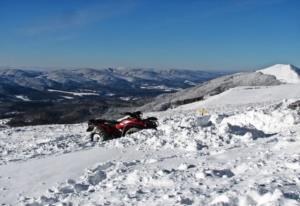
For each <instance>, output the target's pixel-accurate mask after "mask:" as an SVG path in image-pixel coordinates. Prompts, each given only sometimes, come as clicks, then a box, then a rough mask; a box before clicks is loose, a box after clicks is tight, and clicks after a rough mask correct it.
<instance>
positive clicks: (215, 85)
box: [140, 72, 281, 111]
mask: <svg viewBox="0 0 300 206" xmlns="http://www.w3.org/2000/svg"><path fill="white" fill-rule="evenodd" d="M278 84H281V82H280V81H279V80H277V79H276V78H275V77H274V76H271V75H266V74H262V73H260V72H247V73H236V74H232V75H226V76H222V77H219V78H216V79H213V80H210V81H207V82H204V83H202V84H199V85H197V86H195V87H191V88H188V89H184V90H182V91H179V92H176V93H172V94H162V95H159V96H157V97H156V98H154V100H153V101H152V102H150V103H148V104H146V105H144V106H142V107H141V108H140V109H141V110H143V111H162V110H166V109H168V108H173V107H177V106H179V105H183V104H188V103H192V102H196V101H200V100H203V99H206V98H208V97H209V96H212V95H216V94H219V93H222V92H224V91H226V90H228V89H230V88H234V87H238V86H270V85H278ZM241 98H243V97H241Z"/></svg>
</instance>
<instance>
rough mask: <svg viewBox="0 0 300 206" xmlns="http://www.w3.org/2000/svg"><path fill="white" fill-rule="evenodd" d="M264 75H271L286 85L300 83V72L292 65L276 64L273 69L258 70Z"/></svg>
mask: <svg viewBox="0 0 300 206" xmlns="http://www.w3.org/2000/svg"><path fill="white" fill-rule="evenodd" d="M258 72H262V73H263V74H269V75H273V76H275V77H276V79H278V80H280V81H281V82H284V83H292V84H297V83H300V75H299V74H300V70H299V69H298V68H297V67H295V66H293V65H291V64H275V65H273V66H271V67H268V68H265V69H261V70H258Z"/></svg>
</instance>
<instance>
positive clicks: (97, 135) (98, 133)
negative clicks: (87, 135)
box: [91, 130, 106, 142]
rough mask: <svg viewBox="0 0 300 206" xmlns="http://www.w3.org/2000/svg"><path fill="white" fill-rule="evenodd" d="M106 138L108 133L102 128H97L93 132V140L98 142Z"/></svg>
mask: <svg viewBox="0 0 300 206" xmlns="http://www.w3.org/2000/svg"><path fill="white" fill-rule="evenodd" d="M105 139H106V134H105V132H104V131H102V130H97V131H95V132H93V133H91V141H92V142H96V141H97V142H98V141H101V142H102V141H104V140H105Z"/></svg>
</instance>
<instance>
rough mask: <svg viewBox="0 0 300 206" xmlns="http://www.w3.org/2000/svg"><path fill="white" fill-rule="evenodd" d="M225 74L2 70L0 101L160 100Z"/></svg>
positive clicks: (0, 72)
mask: <svg viewBox="0 0 300 206" xmlns="http://www.w3.org/2000/svg"><path fill="white" fill-rule="evenodd" d="M223 74H224V73H220V72H204V71H193V70H174V69H169V70H155V69H113V68H108V69H102V70H97V69H90V68H85V69H61V70H50V71H43V70H39V71H36V70H28V69H26V70H25V69H24V70H22V69H11V68H8V69H1V70H0V101H4V100H5V101H25V100H26V101H31V100H34V101H58V100H60V101H61V100H69V99H77V98H94V99H95V98H101V99H117V98H121V99H124V98H125V97H126V98H127V99H130V98H139V97H143V96H156V95H159V94H162V93H170V92H175V91H178V90H180V89H184V88H188V87H191V86H193V85H195V84H199V83H202V82H204V81H207V80H210V79H213V78H216V77H218V76H221V75H223ZM20 97H24V98H20Z"/></svg>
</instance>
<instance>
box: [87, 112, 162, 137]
mask: <svg viewBox="0 0 300 206" xmlns="http://www.w3.org/2000/svg"><path fill="white" fill-rule="evenodd" d="M125 115H127V116H128V117H126V118H123V119H122V120H119V121H114V120H105V119H92V120H89V122H88V128H87V132H91V134H90V138H91V141H96V140H100V141H106V140H110V139H114V138H119V137H122V136H125V135H126V134H132V133H134V132H138V131H140V130H142V129H156V128H157V125H158V123H157V118H156V117H148V118H146V119H142V117H141V116H142V113H141V112H140V111H137V112H133V113H131V112H126V113H125Z"/></svg>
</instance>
